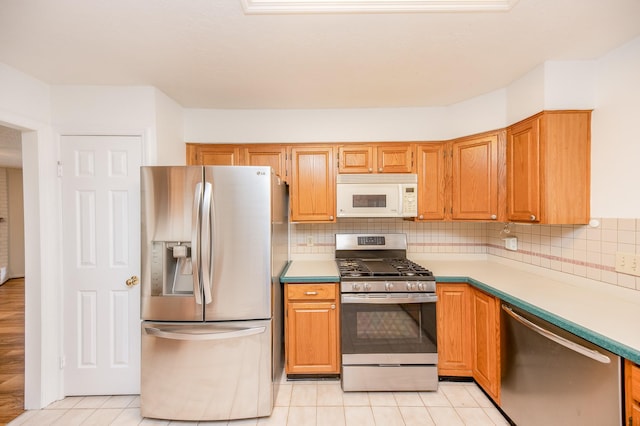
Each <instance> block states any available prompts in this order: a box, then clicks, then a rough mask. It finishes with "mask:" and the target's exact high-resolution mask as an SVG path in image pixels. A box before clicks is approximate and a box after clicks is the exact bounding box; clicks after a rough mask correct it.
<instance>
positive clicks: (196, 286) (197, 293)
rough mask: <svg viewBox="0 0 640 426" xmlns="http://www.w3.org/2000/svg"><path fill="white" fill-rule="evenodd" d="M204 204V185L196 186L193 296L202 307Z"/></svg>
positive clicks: (193, 231)
mask: <svg viewBox="0 0 640 426" xmlns="http://www.w3.org/2000/svg"><path fill="white" fill-rule="evenodd" d="M201 204H202V183H201V182H198V183H197V184H196V189H195V192H194V194H193V211H192V213H191V265H192V268H193V296H194V297H195V298H196V303H197V304H198V305H202V290H201V289H200V205H201Z"/></svg>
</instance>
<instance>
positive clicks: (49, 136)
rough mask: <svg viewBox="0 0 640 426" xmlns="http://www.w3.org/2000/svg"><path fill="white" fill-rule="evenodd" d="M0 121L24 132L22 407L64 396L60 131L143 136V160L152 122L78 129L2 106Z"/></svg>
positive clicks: (148, 154)
mask: <svg viewBox="0 0 640 426" xmlns="http://www.w3.org/2000/svg"><path fill="white" fill-rule="evenodd" d="M0 124H1V125H3V126H7V127H11V128H14V129H16V130H20V131H21V132H22V167H23V194H24V210H25V216H24V226H25V253H26V255H25V399H24V404H25V409H40V408H44V407H46V406H47V405H49V404H50V403H52V402H54V401H56V400H58V399H62V398H63V397H64V387H63V377H64V376H63V371H62V368H61V365H60V362H61V361H60V360H61V355H62V353H63V349H64V345H63V335H62V332H63V321H62V318H63V306H62V297H61V291H62V255H61V249H60V248H61V245H62V234H61V232H62V230H61V219H62V218H61V216H60V211H61V204H62V194H61V191H60V180H59V179H58V178H57V176H58V167H57V160H56V159H58V158H59V157H60V155H59V154H60V135H63V134H64V135H87V134H91V135H129V136H138V137H140V138H141V141H142V165H149V164H150V163H151V162H155V161H156V158H157V156H156V150H155V149H152V148H155V144H151V141H155V132H154V131H153V129H152V128H151V127H146V128H143V129H140V128H137V129H132V130H130V131H126V129H125V130H124V131H123V129H120V130H118V131H115V132H113V131H100V132H86V131H85V132H79V131H77V129H76V130H71V129H69V130H66V129H56V130H55V131H54V129H53V128H52V127H51V125H50V124H48V123H44V122H41V121H38V120H33V119H30V118H28V117H25V116H20V115H16V114H13V113H11V112H9V111H5V110H2V109H0Z"/></svg>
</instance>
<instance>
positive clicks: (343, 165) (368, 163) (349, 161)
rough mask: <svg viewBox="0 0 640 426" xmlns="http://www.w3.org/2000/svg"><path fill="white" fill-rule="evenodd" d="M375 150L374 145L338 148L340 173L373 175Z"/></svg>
mask: <svg viewBox="0 0 640 426" xmlns="http://www.w3.org/2000/svg"><path fill="white" fill-rule="evenodd" d="M374 153H375V150H374V148H373V146H372V145H355V144H354V145H349V146H340V147H339V148H338V173H373V172H375V171H376V169H375V166H376V164H375V158H374Z"/></svg>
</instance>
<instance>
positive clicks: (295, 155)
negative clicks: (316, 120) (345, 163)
mask: <svg viewBox="0 0 640 426" xmlns="http://www.w3.org/2000/svg"><path fill="white" fill-rule="evenodd" d="M290 158H291V178H290V180H289V191H290V201H291V216H290V217H291V221H292V222H335V220H336V219H335V218H336V183H335V168H334V158H335V148H334V147H333V146H328V145H318V146H308V145H305V146H292V147H291V148H290Z"/></svg>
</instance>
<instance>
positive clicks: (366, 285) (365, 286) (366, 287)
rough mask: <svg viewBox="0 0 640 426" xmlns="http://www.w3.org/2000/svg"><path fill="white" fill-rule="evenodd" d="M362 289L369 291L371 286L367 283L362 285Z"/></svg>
mask: <svg viewBox="0 0 640 426" xmlns="http://www.w3.org/2000/svg"><path fill="white" fill-rule="evenodd" d="M363 287H364V291H369V290H371V284H369V283H364V285H363Z"/></svg>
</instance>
